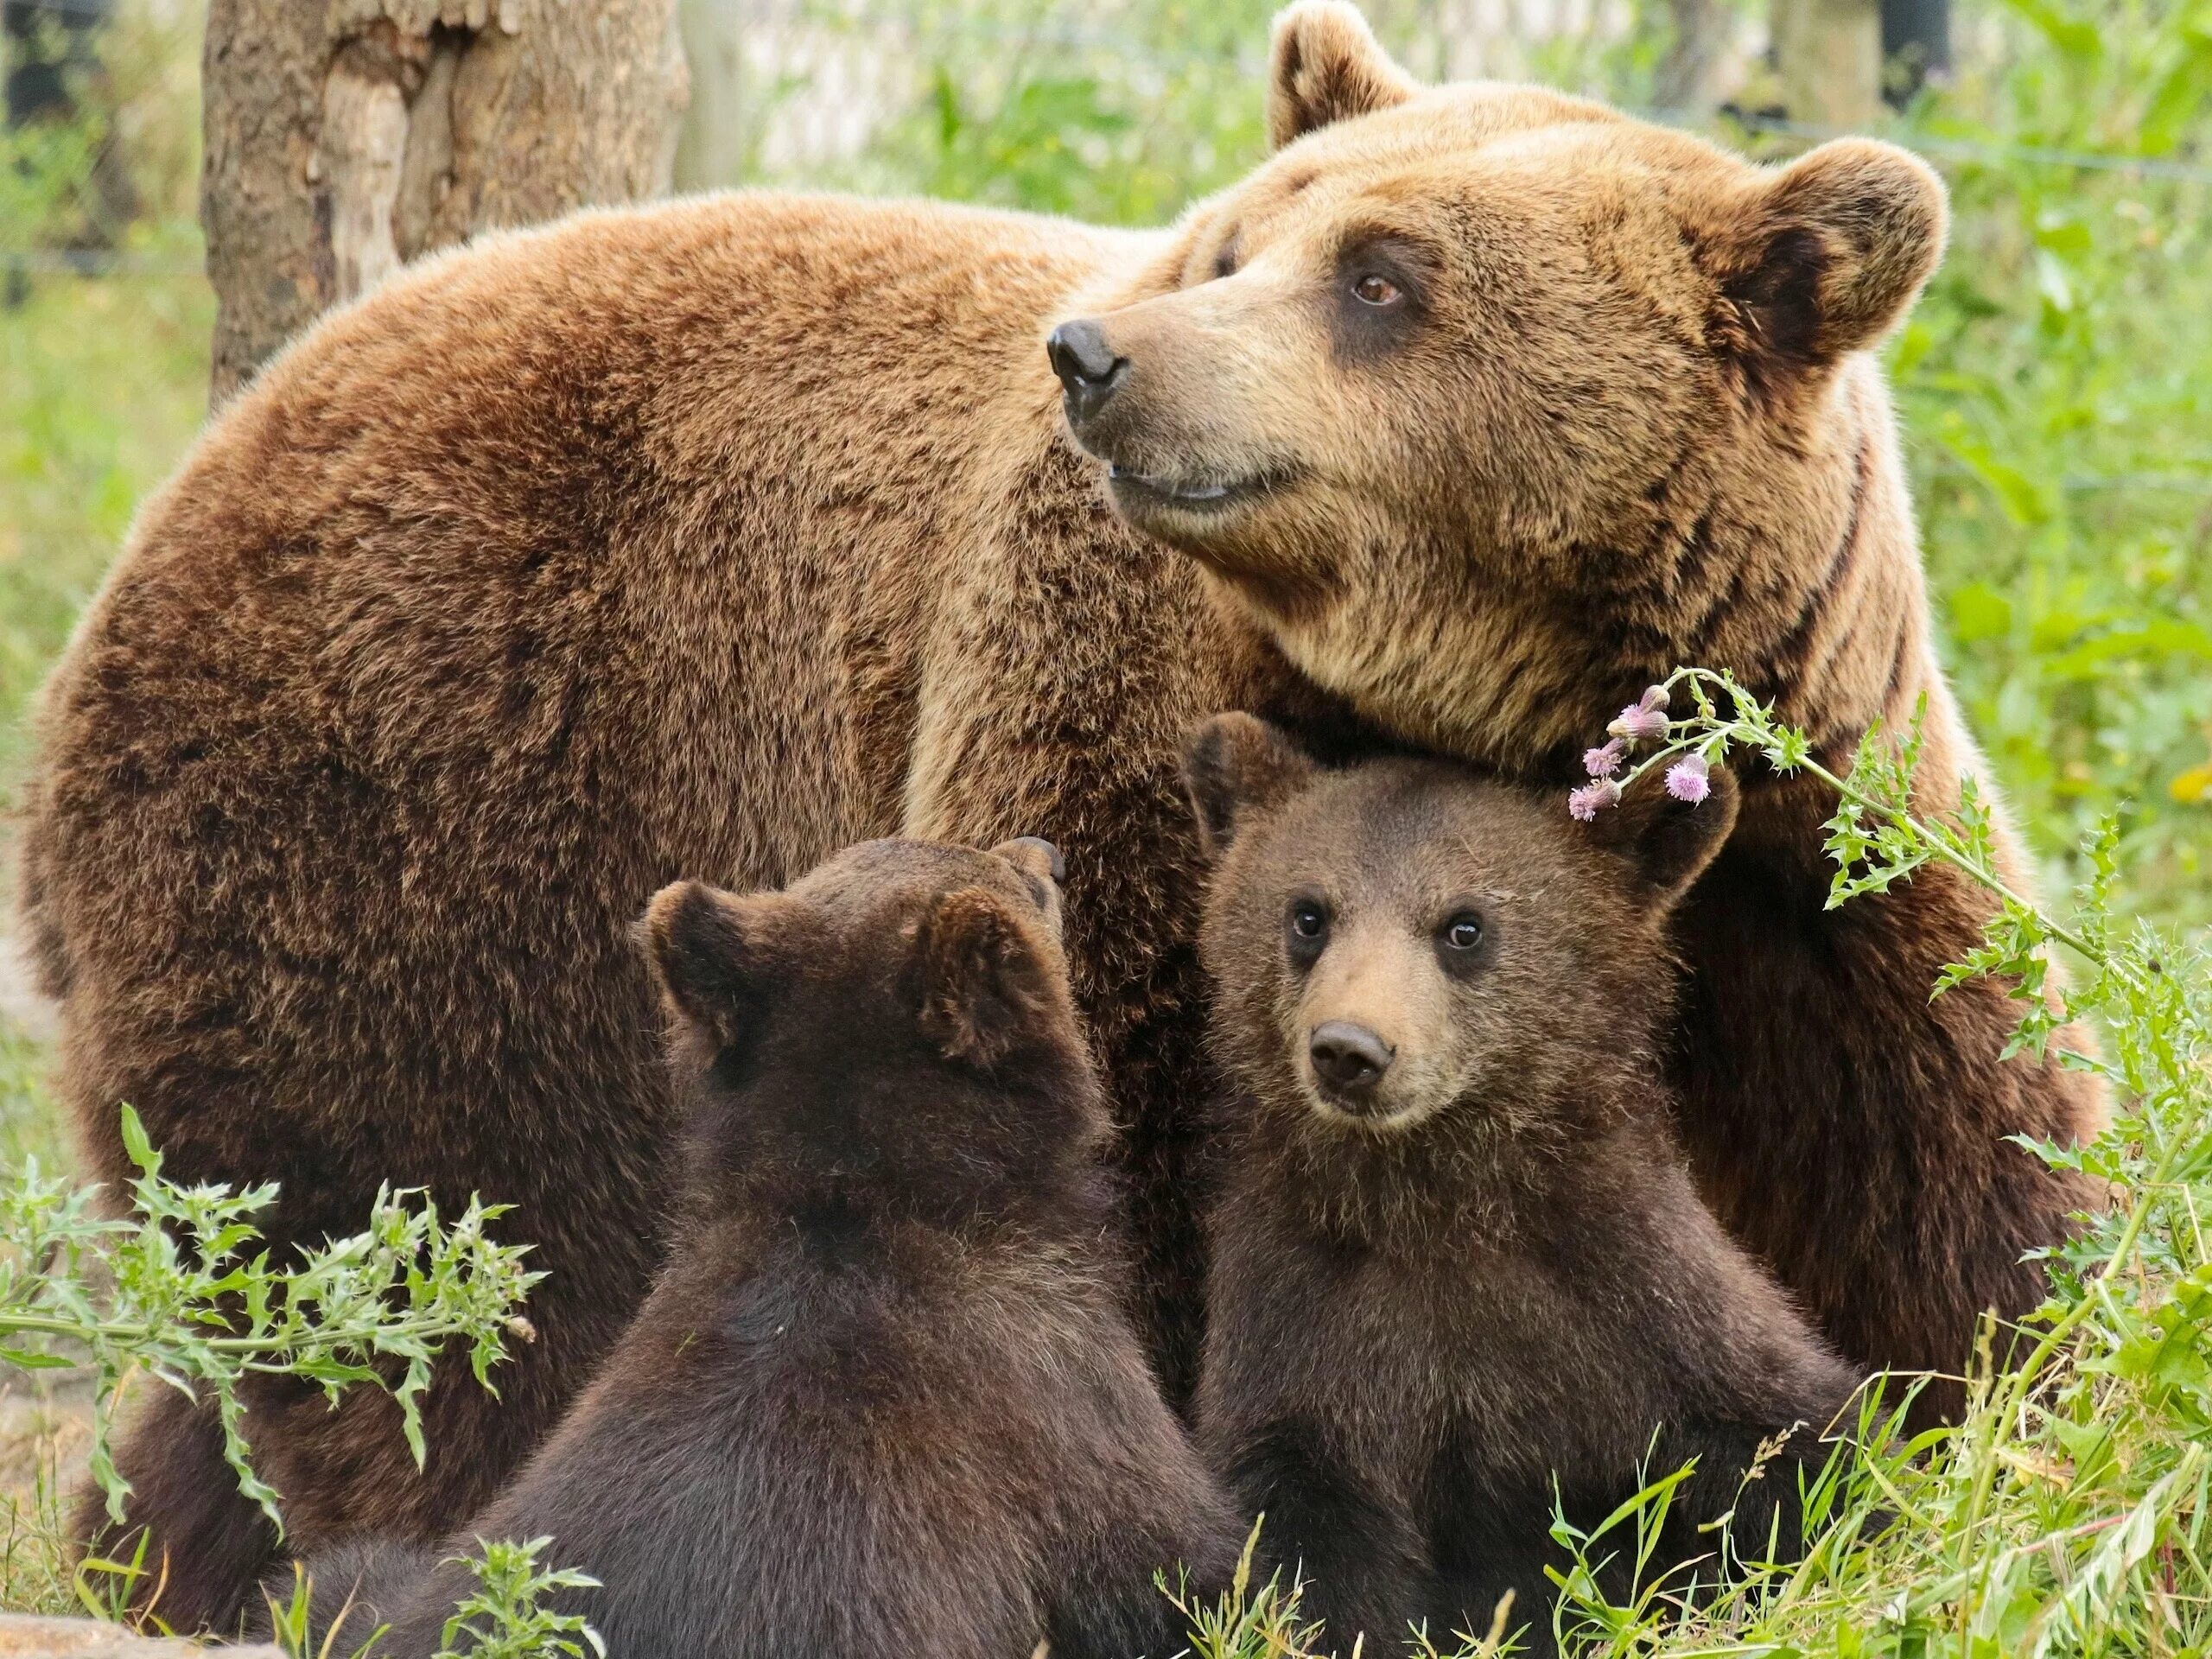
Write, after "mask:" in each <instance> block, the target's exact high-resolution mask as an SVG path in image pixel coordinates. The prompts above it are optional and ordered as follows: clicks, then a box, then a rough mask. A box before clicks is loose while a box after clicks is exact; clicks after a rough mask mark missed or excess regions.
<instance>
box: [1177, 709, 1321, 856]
mask: <svg viewBox="0 0 2212 1659" xmlns="http://www.w3.org/2000/svg"><path fill="white" fill-rule="evenodd" d="M1313 772H1314V766H1313V761H1312V760H1308V759H1307V758H1306V755H1304V754H1303V753H1300V751H1299V749H1298V748H1297V747H1295V746H1294V744H1293V743H1292V742H1291V741H1290V740H1289V739H1288V738H1287V737H1286V736H1284V735H1283V734H1281V732H1279V731H1277V730H1276V729H1275V728H1274V727H1272V726H1270V725H1268V722H1267V721H1264V720H1261V719H1259V718H1257V717H1256V716H1255V715H1245V714H1228V715H1215V716H1214V717H1213V718H1212V719H1211V720H1209V721H1206V722H1205V724H1204V725H1202V726H1200V727H1199V728H1198V730H1196V731H1194V732H1192V734H1191V736H1190V741H1188V742H1186V743H1185V744H1184V746H1183V781H1184V783H1185V785H1187V786H1188V787H1189V789H1190V791H1191V805H1192V810H1195V811H1196V812H1197V814H1198V841H1199V843H1200V844H1201V846H1203V847H1204V849H1205V855H1206V856H1207V857H1208V858H1219V857H1220V856H1221V855H1222V854H1223V853H1224V852H1226V851H1227V850H1228V849H1229V843H1230V842H1232V841H1234V840H1236V835H1237V832H1238V831H1239V829H1242V828H1243V825H1244V824H1245V823H1247V822H1248V821H1249V819H1250V817H1251V816H1252V815H1253V814H1254V813H1255V812H1262V811H1265V810H1267V809H1268V808H1269V807H1271V806H1274V805H1277V804H1280V803H1281V802H1283V801H1286V800H1287V799H1289V798H1290V797H1291V796H1293V795H1294V794H1296V793H1297V792H1298V791H1300V789H1302V788H1304V787H1305V786H1306V784H1307V783H1308V782H1310V781H1311V780H1312V779H1313Z"/></svg>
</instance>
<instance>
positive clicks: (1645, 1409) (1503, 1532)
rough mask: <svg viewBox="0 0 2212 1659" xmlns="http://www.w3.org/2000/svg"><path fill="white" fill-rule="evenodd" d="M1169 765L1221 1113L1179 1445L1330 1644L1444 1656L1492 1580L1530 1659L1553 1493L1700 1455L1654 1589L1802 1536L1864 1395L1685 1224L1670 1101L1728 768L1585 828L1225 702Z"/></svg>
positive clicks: (1792, 1319) (1765, 1292)
mask: <svg viewBox="0 0 2212 1659" xmlns="http://www.w3.org/2000/svg"><path fill="white" fill-rule="evenodd" d="M1185 769H1186V773H1187V776H1188V779H1189V781H1190V785H1191V790H1192V797H1193V798H1194V801H1195V804H1196V805H1197V808H1198V818H1199V823H1200V828H1201V830H1202V833H1203V836H1204V839H1205V842H1206V844H1207V846H1208V848H1209V849H1210V851H1211V855H1212V856H1213V858H1214V860H1215V866H1214V870H1213V875H1212V881H1211V888H1210V891H1209V894H1208V898H1207V907H1206V913H1205V926H1204V931H1203V933H1202V935H1201V950H1202V951H1203V954H1204V956H1205V963H1206V966H1207V968H1208V969H1209V970H1210V972H1211V975H1212V976H1213V978H1214V981H1215V984H1216V1004H1215V1015H1214V1040H1215V1046H1216V1054H1217V1060H1218V1062H1219V1064H1220V1065H1221V1068H1222V1071H1223V1073H1224V1077H1225V1079H1226V1082H1227V1084H1228V1091H1227V1092H1228V1102H1227V1105H1226V1108H1225V1109H1226V1111H1227V1113H1228V1115H1229V1117H1230V1122H1229V1125H1228V1127H1227V1130H1226V1137H1227V1145H1226V1147H1225V1151H1224V1169H1223V1177H1222V1187H1221V1191H1220V1193H1219V1197H1218V1200H1217V1205H1216V1208H1215V1211H1214V1213H1213V1216H1212V1219H1211V1245H1212V1250H1213V1267H1212V1280H1211V1286H1212V1288H1211V1319H1210V1323H1209V1328H1208V1334H1207V1338H1206V1349H1205V1367H1204V1372H1203V1378H1202V1381H1201V1383H1200V1386H1199V1391H1198V1425H1199V1433H1200V1441H1201V1445H1202V1446H1203V1447H1204V1449H1205V1451H1206V1452H1208V1453H1209V1455H1210V1457H1211V1459H1212V1460H1213V1462H1214V1465H1215V1467H1216V1468H1217V1470H1220V1471H1223V1472H1224V1473H1225V1474H1226V1475H1227V1476H1228V1478H1230V1483H1231V1484H1232V1486H1233V1487H1234V1488H1235V1489H1236V1493H1237V1496H1238V1497H1241V1498H1242V1499H1243V1503H1244V1504H1245V1506H1246V1508H1247V1510H1249V1511H1252V1512H1255V1513H1263V1514H1264V1515H1265V1517H1266V1520H1265V1525H1264V1528H1263V1530H1262V1540H1261V1541H1262V1548H1263V1549H1264V1550H1265V1551H1266V1552H1267V1553H1268V1554H1269V1555H1270V1556H1271V1557H1272V1558H1273V1559H1274V1560H1278V1561H1279V1562H1281V1563H1282V1564H1284V1565H1286V1566H1287V1565H1291V1564H1294V1563H1295V1564H1302V1567H1303V1570H1304V1572H1305V1573H1306V1576H1307V1578H1308V1579H1309V1580H1310V1581H1311V1587H1310V1589H1309V1590H1308V1592H1307V1597H1306V1602H1305V1604H1304V1605H1305V1611H1306V1612H1307V1613H1308V1614H1310V1615H1312V1616H1314V1617H1317V1618H1320V1619H1322V1620H1323V1621H1324V1622H1325V1635H1326V1638H1327V1641H1328V1642H1329V1643H1330V1644H1332V1646H1334V1647H1335V1648H1336V1649H1337V1650H1338V1652H1340V1653H1348V1652H1350V1651H1351V1645H1352V1641H1353V1638H1354V1637H1355V1636H1356V1635H1357V1634H1358V1633H1359V1632H1362V1631H1364V1632H1365V1633H1366V1650H1367V1651H1368V1652H1369V1653H1370V1655H1376V1654H1383V1653H1391V1652H1396V1651H1399V1650H1400V1649H1401V1646H1402V1643H1403V1641H1404V1639H1405V1638H1406V1637H1407V1635H1408V1626H1409V1625H1410V1624H1416V1623H1422V1622H1425V1623H1426V1624H1427V1627H1428V1629H1429V1631H1430V1632H1431V1634H1432V1636H1433V1638H1434V1639H1435V1640H1437V1641H1438V1642H1439V1643H1442V1644H1443V1645H1445V1646H1446V1647H1448V1646H1449V1645H1450V1643H1449V1641H1448V1639H1447V1638H1448V1637H1449V1636H1450V1634H1451V1633H1452V1632H1453V1631H1465V1630H1473V1631H1475V1632H1477V1633H1480V1632H1482V1631H1484V1630H1488V1629H1489V1628H1490V1626H1491V1618H1492V1615H1493V1612H1494V1610H1495V1609H1496V1606H1497V1603H1498V1601H1499V1599H1500V1598H1501V1597H1503V1595H1504V1594H1505V1593H1506V1592H1508V1591H1510V1592H1512V1593H1513V1596H1514V1602H1513V1605H1512V1608H1511V1610H1510V1612H1509V1615H1508V1620H1507V1623H1508V1626H1509V1628H1510V1627H1514V1626H1521V1625H1527V1626H1528V1627H1529V1635H1528V1638H1527V1639H1528V1640H1529V1643H1530V1645H1532V1646H1533V1647H1534V1648H1535V1649H1537V1650H1539V1651H1545V1650H1548V1649H1549V1648H1550V1647H1551V1644H1552V1620H1551V1617H1550V1613H1549V1609H1550V1606H1551V1601H1552V1590H1551V1586H1549V1584H1548V1581H1547V1580H1546V1579H1545V1576H1544V1571H1543V1569H1544V1566H1545V1564H1546V1563H1547V1561H1553V1560H1561V1559H1563V1558H1562V1557H1560V1554H1559V1552H1558V1551H1557V1549H1556V1548H1555V1547H1554V1545H1553V1544H1552V1542H1551V1540H1550V1538H1549V1535H1548V1528H1549V1522H1550V1519H1551V1515H1552V1509H1553V1503H1554V1479H1556V1482H1557V1491H1558V1493H1559V1497H1560V1500H1561V1501H1562V1502H1563V1504H1564V1508H1565V1511H1566V1513H1567V1516H1568V1518H1569V1519H1570V1520H1573V1521H1574V1522H1577V1523H1578V1524H1580V1525H1582V1526H1585V1527H1589V1526H1592V1525H1594V1524H1595V1523H1597V1522H1599V1521H1602V1520H1603V1518H1604V1517H1605V1516H1607V1515H1608V1514H1609V1513H1610V1512H1611V1510H1613V1508H1614V1507H1615V1505H1616V1504H1618V1503H1619V1502H1620V1501H1621V1500H1623V1499H1624V1498H1626V1497H1630V1496H1631V1495H1632V1494H1633V1493H1634V1492H1635V1491H1637V1489H1638V1487H1639V1486H1640V1485H1641V1484H1643V1479H1642V1478H1640V1477H1639V1470H1640V1468H1642V1467H1643V1466H1644V1465H1647V1463H1648V1467H1649V1475H1650V1477H1651V1478H1657V1477H1658V1476H1660V1475H1662V1474H1663V1473H1666V1472H1669V1471H1673V1470H1674V1469H1675V1468H1677V1467H1679V1466H1680V1465H1682V1464H1683V1463H1685V1462H1687V1461H1688V1460H1690V1459H1693V1458H1694V1459H1696V1464H1697V1472H1696V1474H1695V1475H1694V1477H1693V1478H1692V1479H1691V1480H1690V1481H1689V1482H1688V1483H1687V1484H1686V1486H1685V1487H1684V1489H1682V1490H1681V1491H1680V1492H1678V1494H1677V1497H1676V1500H1675V1503H1674V1505H1673V1508H1672V1510H1671V1511H1670V1516H1669V1523H1668V1531H1669V1536H1668V1537H1667V1538H1666V1539H1665V1540H1664V1541H1662V1552H1661V1554H1662V1559H1661V1560H1658V1561H1657V1562H1656V1563H1655V1570H1662V1569H1663V1568H1665V1567H1667V1566H1669V1564H1682V1563H1688V1562H1689V1561H1691V1560H1694V1558H1698V1557H1710V1556H1711V1555H1712V1554H1713V1550H1714V1548H1715V1540H1714V1536H1713V1534H1711V1533H1709V1532H1700V1530H1699V1528H1698V1523H1700V1522H1709V1521H1712V1520H1713V1519H1715V1518H1717V1517H1719V1516H1722V1515H1723V1514H1725V1513H1726V1512H1727V1511H1729V1510H1733V1511H1734V1514H1735V1517H1736V1519H1735V1522H1734V1523H1733V1525H1734V1537H1735V1539H1736V1540H1737V1541H1738V1544H1739V1545H1740V1546H1741V1547H1742V1548H1745V1549H1747V1550H1750V1549H1756V1550H1760V1551H1764V1548H1765V1545H1766V1541H1767V1540H1768V1537H1769V1528H1770V1525H1772V1526H1774V1527H1776V1528H1777V1529H1778V1530H1777V1537H1778V1539H1779V1541H1781V1543H1782V1544H1783V1547H1785V1548H1788V1547H1789V1546H1791V1545H1792V1544H1794V1542H1795V1533H1796V1516H1795V1514H1794V1510H1795V1505H1796V1497H1797V1495H1798V1491H1799V1477H1800V1473H1801V1471H1802V1470H1803V1469H1804V1468H1805V1467H1807V1466H1808V1464H1809V1465H1810V1466H1811V1467H1813V1468H1815V1469H1816V1468H1817V1467H1818V1465H1819V1464H1820V1463H1821V1461H1823V1460H1824V1459H1825V1455H1826V1453H1827V1451H1828V1450H1829V1448H1828V1447H1827V1446H1824V1445H1823V1444H1822V1442H1821V1432H1822V1431H1823V1430H1825V1429H1826V1428H1827V1426H1828V1425H1829V1424H1830V1422H1831V1421H1833V1420H1834V1419H1835V1418H1836V1416H1837V1414H1839V1413H1840V1412H1842V1411H1843V1410H1844V1409H1845V1408H1846V1407H1847V1404H1848V1403H1849V1402H1850V1397H1851V1395H1852V1391H1853V1385H1854V1382H1855V1378H1854V1376H1853V1373H1852V1372H1851V1371H1850V1370H1848V1369H1847V1368H1846V1367H1845V1365H1844V1364H1843V1363H1841V1362H1840V1360H1838V1359H1837V1358H1836V1357H1834V1355H1833V1354H1832V1353H1831V1352H1830V1351H1828V1350H1827V1349H1826V1348H1825V1347H1824V1346H1822V1344H1821V1342H1820V1340H1819V1339H1818V1338H1816V1337H1815V1336H1814V1335H1813V1334H1812V1332H1811V1331H1810V1329H1809V1328H1808V1325H1807V1324H1806V1323H1805V1321H1804V1320H1803V1319H1802V1318H1801V1317H1800V1315H1799V1314H1798V1313H1797V1311H1796V1309H1795V1308H1793V1307H1792V1306H1790V1304H1789V1300H1788V1299H1787V1298H1786V1297H1785V1296H1784V1295H1783V1293H1782V1292H1781V1291H1780V1290H1779V1289H1778V1288H1777V1287H1776V1285H1775V1284H1774V1283H1773V1282H1772V1281H1770V1279H1769V1278H1768V1277H1767V1276H1766V1275H1765V1274H1764V1273H1763V1272H1761V1270H1760V1269H1759V1268H1758V1267H1756V1266H1755V1265H1753V1263H1752V1262H1751V1260H1750V1259H1749V1258H1748V1257H1747V1256H1746V1255H1745V1254H1744V1253H1743V1251H1741V1250H1740V1249H1738V1248H1736V1246H1735V1245H1733V1244H1732V1243H1730V1242H1729V1240H1728V1239H1727V1238H1726V1236H1724V1235H1723V1234H1722V1232H1721V1230H1720V1229H1719V1225H1718V1224H1716V1223H1715V1222H1714V1221H1713V1217H1711V1215H1710V1214H1709V1213H1708V1212H1707V1210H1706V1208H1705V1206H1704V1205H1703V1204H1702V1203H1701V1202H1700V1199H1699V1198H1698V1196H1697V1194H1696V1192H1695V1190H1694V1187H1693V1186H1692V1184H1691V1181H1690V1178H1689V1175H1688V1171H1687V1169H1686V1168H1685V1166H1684V1164H1683V1160H1682V1157H1681V1154H1680V1152H1679V1151H1677V1149H1676V1148H1675V1145H1674V1142H1673V1141H1672V1139H1671V1137H1670V1132H1669V1101H1668V1100H1667V1098H1666V1096H1665V1094H1664V1091H1663V1090H1662V1085H1661V1084H1659V1083H1658V1081H1657V1080H1656V1079H1657V1078H1658V1076H1659V1065H1660V1057H1659V1054H1658V1052H1657V1042H1658V1033H1661V1032H1662V1031H1664V1030H1666V1029H1668V1028H1669V1025H1668V1022H1669V1020H1670V1018H1671V1017H1672V1014H1673V1007H1672V1003H1673V997H1672V987H1673V983H1674V980H1675V963H1674V962H1673V960H1672V958H1671V957H1670V955H1669V950H1668V946H1667V943H1666V924H1667V921H1668V918H1669V912H1670V911H1671V910H1672V908H1673V906H1674V905H1675V900H1676V899H1678V897H1679V896H1680V895H1681V893H1682V891H1683V889H1684V888H1685V887H1687V886H1688V884H1689V883H1690V881H1691V880H1693V879H1694V878H1695V877H1696V875H1697V874H1699V872H1700V871H1701V870H1702V869H1703V868H1705V866H1706V864H1707V861H1709V860H1710V859H1711V858H1712V856H1713V854H1714V852H1715V851H1716V850H1718V849H1719V846H1720V844H1721V842H1723V841H1724V840H1725V839H1726V836H1727V833H1728V830H1729V829H1730V826H1731V825H1732V823H1733V821H1734V817H1735V804H1736V797H1735V791H1734V789H1733V785H1732V783H1730V782H1729V781H1728V780H1727V779H1725V777H1722V776H1718V775H1716V777H1715V778H1714V779H1713V784H1714V789H1713V796H1712V798H1710V799H1708V800H1707V801H1705V802H1704V803H1703V804H1700V805H1698V806H1696V807H1694V808H1693V807H1689V806H1684V805H1681V804H1675V803H1672V802H1669V801H1667V800H1665V799H1664V798H1663V797H1662V796H1660V795H1659V793H1658V791H1656V788H1655V789H1654V790H1652V791H1641V792H1637V793H1632V794H1631V796H1630V798H1629V799H1628V800H1627V801H1626V802H1624V804H1622V805H1621V806H1619V807H1618V808H1616V809H1615V810H1612V811H1611V812H1609V813H1608V814H1606V815H1605V817H1603V818H1601V819H1600V820H1599V822H1598V823H1595V824H1592V825H1589V826H1584V825H1581V824H1578V823H1574V822H1573V821H1572V820H1571V819H1570V818H1569V817H1568V816H1567V810H1566V803H1565V797H1564V795H1563V794H1560V795H1558V796H1552V795H1542V794H1537V793H1534V792H1531V791H1528V790H1524V789H1520V788H1516V787H1511V786H1508V785H1502V784H1497V783H1491V782H1484V781H1481V780H1478V779H1475V778H1473V777H1471V776H1470V775H1469V774H1468V773H1466V772H1464V771H1462V770H1459V769H1458V768H1455V767H1452V766H1446V765H1443V764H1440V763H1437V762H1431V761H1423V760H1384V761H1380V762H1376V763H1373V764H1370V765H1366V766H1359V767H1357V768H1354V769H1351V770H1349V771H1344V772H1322V771H1320V770H1319V769H1317V768H1316V767H1315V766H1313V764H1312V763H1311V762H1310V761H1309V760H1306V758H1305V757H1304V756H1302V755H1301V754H1300V753H1297V752H1295V751H1294V750H1293V749H1292V748H1291V747H1289V745H1288V744H1287V741H1285V740H1284V739H1283V738H1282V736H1281V734H1279V733H1277V732H1275V731H1274V729H1273V728H1268V727H1267V726H1265V725H1263V724H1262V723H1261V722H1260V721H1256V720H1254V719H1253V718H1251V717H1250V716H1249V715H1223V716H1220V717H1219V718H1217V719H1216V720H1214V721H1211V722H1209V723H1208V724H1207V725H1206V726H1205V727H1204V728H1201V730H1200V731H1199V732H1198V734H1197V736H1196V737H1195V738H1194V739H1193V741H1192V743H1191V745H1190V747H1189V749H1188V752H1187V754H1186V757H1185ZM1651 781H1652V783H1653V784H1654V785H1656V781H1657V780H1656V779H1653V780H1651ZM1775 1105H1776V1109H1777V1110H1787V1109H1789V1103H1787V1102H1785V1101H1777V1103H1775ZM1801 1426H1802V1427H1801ZM1793 1431H1794V1432H1793ZM1655 1437H1656V1444H1655ZM1777 1442H1778V1443H1779V1445H1778V1447H1777V1446H1776V1445H1775V1443H1777ZM1763 1445H1765V1446H1770V1448H1772V1449H1773V1451H1774V1455H1772V1456H1771V1457H1770V1460H1769V1461H1767V1462H1766V1464H1765V1465H1764V1469H1763V1472H1762V1473H1761V1475H1760V1477H1759V1478H1758V1479H1756V1480H1753V1481H1751V1483H1750V1484H1748V1485H1745V1484H1744V1478H1745V1474H1746V1471H1749V1470H1750V1469H1751V1468H1752V1467H1753V1466H1754V1465H1756V1464H1758V1460H1759V1454H1760V1449H1761V1447H1762V1446H1763ZM1739 1488H1740V1489H1741V1490H1740V1493H1739ZM1612 1547H1613V1548H1618V1549H1621V1550H1625V1548H1626V1545H1625V1544H1616V1545H1614V1546H1612ZM1602 1548H1604V1547H1602V1546H1601V1553H1602ZM1706 1571H1707V1580H1708V1581H1709V1580H1710V1576H1711V1569H1710V1568H1707V1569H1706Z"/></svg>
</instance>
